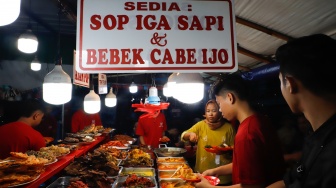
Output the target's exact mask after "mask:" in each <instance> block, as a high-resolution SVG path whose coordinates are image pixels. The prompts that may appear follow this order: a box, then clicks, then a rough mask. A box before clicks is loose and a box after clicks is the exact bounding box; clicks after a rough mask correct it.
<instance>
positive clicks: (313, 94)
mask: <svg viewBox="0 0 336 188" xmlns="http://www.w3.org/2000/svg"><path fill="white" fill-rule="evenodd" d="M335 52H336V40H334V39H332V38H331V37H328V36H326V35H323V34H316V35H311V36H306V37H302V38H298V39H295V40H293V41H290V42H288V43H287V44H285V45H283V46H281V47H279V49H278V50H277V52H276V59H277V61H278V62H279V63H280V74H279V79H280V82H281V85H280V88H281V92H282V95H283V97H284V98H285V100H286V102H287V104H288V105H289V107H290V109H291V110H292V112H294V113H303V114H304V116H305V117H306V118H307V120H308V121H309V122H310V124H311V127H312V129H313V131H314V132H313V134H312V135H311V136H309V137H307V138H306V139H307V140H306V142H305V145H304V148H303V152H302V158H301V161H300V162H299V163H298V166H297V168H293V170H292V171H291V172H289V173H288V174H286V175H285V177H284V181H278V182H277V183H275V184H273V185H271V186H269V187H272V188H273V187H274V188H277V187H279V188H280V187H293V188H299V187H307V188H313V187H319V188H330V187H335V185H336V158H335V157H336V87H335V86H336V79H335V70H336V61H335Z"/></svg>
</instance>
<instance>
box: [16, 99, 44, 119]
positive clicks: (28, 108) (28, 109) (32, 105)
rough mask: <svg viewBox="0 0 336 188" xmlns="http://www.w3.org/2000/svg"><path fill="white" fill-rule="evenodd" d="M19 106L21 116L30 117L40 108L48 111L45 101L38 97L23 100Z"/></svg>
mask: <svg viewBox="0 0 336 188" xmlns="http://www.w3.org/2000/svg"><path fill="white" fill-rule="evenodd" d="M19 108H20V112H21V113H20V116H21V117H30V116H31V115H32V114H33V113H34V112H35V111H37V110H40V111H41V112H43V113H45V112H46V108H45V106H44V103H43V102H42V101H40V100H37V99H28V100H24V101H21V105H20V107H19Z"/></svg>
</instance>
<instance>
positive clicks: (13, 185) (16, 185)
mask: <svg viewBox="0 0 336 188" xmlns="http://www.w3.org/2000/svg"><path fill="white" fill-rule="evenodd" d="M39 177H40V175H38V176H37V177H36V178H35V179H33V180H31V181H28V182H25V183H20V184H16V185H11V186H8V187H18V186H21V185H26V184H28V183H31V182H34V181H36V180H37V179H38V178H39Z"/></svg>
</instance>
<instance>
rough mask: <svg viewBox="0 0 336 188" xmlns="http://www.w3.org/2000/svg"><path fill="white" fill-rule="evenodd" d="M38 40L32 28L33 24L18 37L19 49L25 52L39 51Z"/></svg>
mask: <svg viewBox="0 0 336 188" xmlns="http://www.w3.org/2000/svg"><path fill="white" fill-rule="evenodd" d="M37 46H38V40H37V38H36V36H35V35H34V34H33V32H32V30H31V26H30V25H29V26H28V29H27V31H26V32H25V33H23V34H21V35H20V37H19V39H18V46H17V47H18V49H19V50H20V51H21V52H24V53H28V54H31V53H35V52H36V51H37Z"/></svg>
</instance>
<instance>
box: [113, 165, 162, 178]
mask: <svg viewBox="0 0 336 188" xmlns="http://www.w3.org/2000/svg"><path fill="white" fill-rule="evenodd" d="M130 174H136V175H137V176H144V177H155V175H156V174H155V169H154V168H140V167H129V168H126V167H125V168H123V169H122V170H121V171H120V172H119V176H127V175H130Z"/></svg>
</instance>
